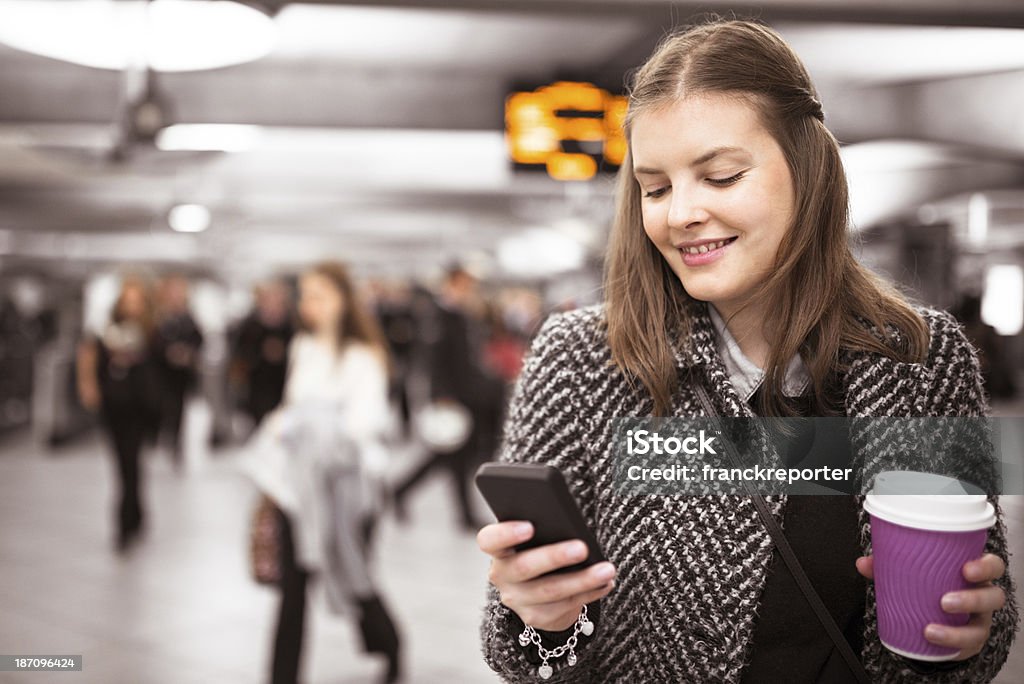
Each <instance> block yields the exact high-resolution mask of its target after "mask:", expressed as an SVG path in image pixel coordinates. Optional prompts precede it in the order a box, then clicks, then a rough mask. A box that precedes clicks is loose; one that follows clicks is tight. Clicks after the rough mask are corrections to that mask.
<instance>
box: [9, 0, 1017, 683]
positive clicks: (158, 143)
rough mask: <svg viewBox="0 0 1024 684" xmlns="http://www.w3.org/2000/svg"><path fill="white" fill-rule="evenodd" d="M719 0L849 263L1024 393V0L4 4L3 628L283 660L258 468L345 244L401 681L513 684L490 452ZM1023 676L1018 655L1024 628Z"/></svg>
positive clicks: (94, 663) (234, 662)
mask: <svg viewBox="0 0 1024 684" xmlns="http://www.w3.org/2000/svg"><path fill="white" fill-rule="evenodd" d="M705 10H714V11H718V12H721V13H723V14H731V13H735V14H737V15H741V16H755V17H758V18H760V19H762V20H765V21H767V22H769V23H771V24H772V25H773V26H774V27H776V28H777V29H778V30H779V31H780V32H781V33H782V35H783V36H784V37H785V38H786V39H787V40H788V41H789V42H790V43H791V44H792V45H793V46H794V48H795V49H796V51H797V52H798V53H799V54H800V55H801V57H802V58H803V59H804V61H805V63H806V65H807V67H808V69H809V71H810V73H811V76H812V78H813V79H814V81H815V83H816V85H817V87H818V89H819V94H820V96H821V99H822V101H823V103H824V108H825V113H826V122H827V124H828V125H829V127H830V128H831V130H832V131H833V132H834V133H835V135H836V136H837V138H838V139H839V140H840V141H841V143H842V144H843V154H844V161H845V163H846V168H847V172H848V174H849V179H850V184H851V198H852V209H853V218H854V230H855V241H856V249H857V252H858V254H860V256H861V257H862V258H863V260H864V261H865V262H866V263H868V264H870V265H871V266H872V267H874V268H875V269H877V270H878V271H880V272H882V273H885V274H887V275H888V276H889V277H891V278H892V279H893V280H894V281H896V282H897V283H899V284H900V286H901V287H902V288H903V289H904V290H905V291H906V292H908V293H909V294H911V295H913V296H914V297H916V298H917V299H918V300H919V301H921V302H923V303H926V304H929V305H931V306H936V307H940V308H944V309H947V310H950V311H953V312H954V313H955V314H956V315H958V316H959V317H960V318H961V320H963V321H964V323H965V324H966V325H967V330H968V333H969V334H970V336H971V337H972V340H973V341H974V343H975V345H976V346H977V347H978V348H979V350H980V351H981V353H982V357H983V364H984V367H985V373H986V382H987V383H988V387H987V389H988V391H989V394H990V397H991V400H992V405H993V411H994V413H996V414H997V415H1008V416H1015V415H1021V414H1022V412H1024V403H1022V400H1021V399H1020V398H1019V396H1018V388H1019V387H1020V386H1021V382H1022V381H1024V377H1022V375H1021V370H1022V365H1024V336H1022V335H1021V329H1022V326H1024V3H1021V2H1019V0H972V1H971V2H963V1H961V0H903V1H902V2H899V3H891V2H888V1H886V0H762V1H761V2H756V3H732V2H717V1H715V0H705V1H704V2H701V3H688V2H670V1H669V0H447V1H445V0H419V1H413V0H352V1H345V0H336V1H332V0H322V1H315V2H289V1H287V0H262V1H253V2H238V3H231V2H201V1H199V0H195V1H184V0H183V1H174V0H154V1H153V2H140V1H136V0H132V1H128V0H124V1H113V0H112V1H101V0H95V1H94V0H61V1H51V0H30V1H28V0H23V1H14V0H0V653H6V654H15V653H19V654H82V655H84V663H85V669H84V671H83V672H82V673H79V674H77V675H63V676H65V677H68V678H75V681H88V682H140V681H141V682H175V683H176V684H181V683H186V682H260V681H269V677H270V674H269V673H270V668H271V661H272V657H273V652H274V650H275V644H276V643H278V640H279V638H280V630H281V628H280V623H279V619H280V618H279V614H278V602H279V601H280V597H279V593H280V592H279V591H278V590H277V589H276V588H275V587H274V585H273V583H272V582H271V583H266V582H264V583H263V584H261V583H258V582H256V581H255V576H254V573H255V570H254V558H255V555H254V554H257V553H258V552H257V550H255V549H256V547H257V546H258V542H257V541H256V540H258V533H257V531H255V530H257V527H258V525H257V524H256V521H258V519H259V518H258V513H257V511H258V510H259V505H260V503H261V500H260V498H259V496H258V493H257V490H256V488H255V487H254V486H253V485H252V484H251V483H250V482H249V481H248V480H247V479H246V478H245V477H244V476H243V475H242V474H241V473H240V471H239V468H238V467H237V463H238V461H239V459H240V458H243V457H244V455H245V452H246V450H247V449H251V448H252V443H253V442H252V440H253V437H252V435H253V434H254V430H256V429H257V428H256V426H257V424H258V423H259V422H260V420H261V419H263V418H264V417H265V416H266V415H267V413H268V412H269V411H270V410H271V409H272V408H273V407H274V405H275V404H276V403H277V401H278V400H279V399H280V395H281V392H282V387H281V383H282V382H283V380H282V379H281V378H282V377H283V376H282V375H281V374H282V373H283V370H282V369H283V363H284V359H283V350H284V349H285V348H286V345H287V343H288V340H289V338H290V336H291V335H292V334H294V324H295V323H296V322H297V318H296V309H295V306H296V304H295V302H296V297H297V293H298V286H299V284H300V283H301V277H302V274H303V273H304V272H306V271H307V269H308V268H309V267H310V266H311V265H312V264H314V263H316V262H319V261H322V260H325V259H335V260H341V261H343V262H345V263H346V264H348V266H349V268H350V270H351V272H352V275H353V278H354V281H355V283H356V286H357V289H358V291H359V296H360V298H361V300H362V301H363V302H364V303H365V305H366V306H367V307H368V308H369V309H370V310H371V311H372V312H373V315H374V316H375V318H376V319H377V320H378V321H379V322H380V323H381V325H382V328H383V331H384V334H385V336H386V338H387V341H388V344H389V349H390V353H391V357H392V370H393V372H392V380H391V383H390V384H391V386H390V387H389V392H388V397H389V404H390V409H389V411H388V416H387V430H386V433H387V435H386V445H387V450H388V453H389V458H388V462H387V466H386V468H384V470H383V472H382V474H381V476H380V477H381V480H380V481H381V482H382V483H383V487H382V488H383V491H384V495H383V499H384V502H385V503H384V504H383V505H382V507H381V509H380V510H381V515H380V516H379V522H378V525H377V526H376V532H375V533H374V542H373V556H374V560H373V567H374V574H375V576H376V578H377V583H378V587H379V590H380V595H381V596H382V597H383V600H384V602H385V604H386V605H387V607H388V610H389V611H390V614H391V616H392V618H393V620H394V623H395V624H396V625H397V630H398V633H399V635H400V637H401V644H402V646H401V652H402V669H403V672H404V676H405V679H404V680H403V681H411V682H455V681H457V682H492V681H496V677H495V676H493V675H492V674H491V673H490V671H489V670H488V668H487V667H486V665H485V664H484V663H483V661H482V659H481V656H480V652H479V647H478V645H477V644H478V635H477V625H478V622H479V611H480V608H481V606H482V604H483V597H484V588H485V583H486V567H487V562H486V558H485V557H484V556H483V555H482V554H480V553H479V552H478V551H477V550H476V546H475V541H474V537H473V534H472V532H473V530H474V529H475V525H476V524H478V523H480V522H481V521H486V520H487V519H488V518H487V516H486V507H485V506H484V505H483V503H482V501H481V500H479V499H478V498H476V494H475V492H474V491H471V490H469V491H468V492H467V488H466V476H467V473H468V472H470V470H471V468H472V467H475V464H476V463H478V462H479V461H481V460H485V459H487V458H489V457H490V456H491V455H492V454H493V447H494V443H495V439H496V437H495V435H496V433H497V429H498V426H499V425H500V420H501V408H502V406H503V402H504V400H505V398H506V397H507V392H508V388H509V387H510V386H511V384H512V383H513V382H514V381H515V377H516V374H517V373H518V369H519V361H520V360H521V356H522V353H523V350H524V349H525V348H526V346H527V344H528V341H529V339H530V336H531V335H532V334H533V333H534V332H535V331H536V329H537V326H538V325H539V322H540V321H541V320H542V319H543V317H544V315H546V314H547V313H548V312H551V311H554V310H560V309H567V308H573V307H576V306H581V305H586V304H590V303H593V302H596V301H599V300H600V297H601V292H600V274H601V268H602V253H603V249H604V245H605V241H606V236H607V234H608V230H609V222H610V218H611V213H612V178H613V172H614V170H615V168H616V164H617V163H618V162H619V161H621V159H622V153H623V142H622V139H621V134H620V132H619V129H618V123H619V121H620V120H621V115H622V111H623V110H622V106H623V100H622V98H621V95H622V94H623V82H624V78H625V76H626V74H627V73H628V71H629V70H630V69H632V68H634V67H636V66H638V65H639V64H640V63H642V61H643V60H644V59H645V58H646V56H647V55H648V54H649V53H650V52H651V51H652V49H653V47H654V46H655V44H656V43H657V41H658V40H659V39H660V38H661V37H662V36H663V35H664V34H665V33H666V32H667V31H669V30H671V29H672V28H673V27H677V26H683V25H685V24H686V23H687V22H689V21H692V20H694V18H696V17H698V16H699V13H700V12H703V11H705ZM134 282H141V283H144V284H145V285H144V289H146V290H147V291H151V294H152V295H153V297H152V300H151V308H150V309H148V310H147V315H150V314H151V316H150V317H151V319H152V321H151V322H152V325H153V328H152V329H153V331H154V333H153V334H154V335H155V336H156V338H159V339H160V340H162V342H161V344H162V345H163V346H161V347H160V350H161V352H160V353H164V352H166V353H165V354H164V356H163V357H161V358H162V359H163V366H162V367H163V370H162V371H161V372H163V373H164V376H163V377H165V378H172V379H171V380H167V381H166V383H165V384H164V385H160V387H161V388H162V389H160V390H159V391H157V390H152V391H151V392H150V394H152V393H153V392H156V393H158V394H159V395H160V400H159V401H158V402H156V403H157V404H159V406H160V410H161V411H162V413H161V417H160V420H159V421H158V422H159V426H157V427H155V428H154V429H153V430H147V431H145V432H146V434H145V437H144V438H142V437H141V436H140V439H142V445H141V451H140V453H139V455H138V463H137V465H138V470H139V472H140V475H138V476H137V479H138V484H137V487H139V488H141V490H143V491H144V492H145V496H144V498H145V501H146V510H147V518H146V526H145V533H144V535H143V534H142V533H141V532H137V533H136V534H134V535H128V536H125V534H123V533H124V532H125V529H124V527H123V525H124V518H123V515H124V510H122V511H121V514H122V518H121V523H122V528H121V532H122V534H121V535H120V536H119V535H117V534H115V532H114V531H112V530H113V529H114V526H113V525H112V524H111V520H112V519H114V518H115V517H116V512H115V514H112V510H113V509H112V503H111V502H113V501H115V499H116V497H117V496H118V492H120V491H122V490H121V489H119V488H120V487H121V484H119V483H120V482H123V481H124V480H123V477H124V467H125V466H124V463H125V461H124V459H120V458H118V459H115V457H114V456H113V453H114V452H115V451H117V449H115V448H114V447H113V446H111V444H114V445H119V444H123V441H122V442H118V441H117V440H118V439H123V438H125V436H124V435H123V434H121V435H120V436H118V434H117V433H116V431H115V432H112V431H111V430H110V429H109V427H110V426H109V425H106V426H105V425H104V422H105V421H104V420H103V419H101V418H99V417H97V414H96V413H95V412H92V411H88V410H86V408H85V407H83V405H82V402H81V401H80V392H81V383H82V376H83V364H85V365H86V368H85V375H88V371H89V369H90V368H92V370H93V372H94V371H95V365H91V366H90V365H89V364H90V363H92V364H95V358H94V356H91V355H90V350H92V351H93V352H95V349H96V346H95V344H93V346H92V347H90V342H93V343H95V342H96V341H101V342H103V344H104V345H106V346H107V347H110V346H111V345H115V344H117V343H120V342H117V340H120V341H121V342H124V341H125V339H126V337H125V335H124V334H123V330H122V331H117V330H114V329H112V328H111V325H112V322H111V321H112V319H111V313H112V310H113V308H114V305H115V301H116V300H118V298H119V295H120V294H122V293H123V289H124V286H125V283H134ZM453 317H454V318H453ZM453 320H455V321H456V322H455V323H454V324H453V323H452V321H453ZM115 333H118V334H115ZM118 335H120V337H118ZM125 344H127V342H125ZM101 346H102V345H101ZM456 350H458V351H456ZM167 359H172V361H168V360H167ZM174 359H177V360H174ZM171 366H173V368H171ZM169 368H170V369H169ZM168 369H169V370H168ZM452 374H461V375H464V376H466V377H472V378H475V379H476V382H478V383H479V391H478V392H475V393H474V396H473V397H472V398H469V399H461V401H462V403H463V404H469V409H470V412H471V413H472V415H473V417H474V419H475V423H474V424H475V425H477V426H478V427H477V428H476V429H475V430H474V431H473V435H472V438H471V439H470V441H471V443H472V444H471V447H469V446H464V447H461V448H459V449H454V448H452V447H451V446H450V445H446V443H445V440H446V439H449V438H451V435H450V434H449V433H450V432H451V430H454V431H455V432H456V433H457V432H458V425H457V423H458V420H455V419H453V420H454V423H455V424H456V426H455V427H454V428H453V427H452V425H451V424H450V422H449V423H445V422H444V420H443V418H444V416H441V419H439V418H438V416H437V412H436V411H434V414H433V415H430V414H431V411H430V410H429V409H436V408H437V403H436V401H435V400H436V399H437V392H435V391H433V390H432V387H436V386H437V383H438V382H439V380H438V378H439V377H445V376H449V377H450V376H451V375H452ZM174 378H176V379H174ZM168 388H170V389H168ZM146 394H147V392H146V391H145V389H144V390H143V391H142V393H141V394H140V395H139V398H140V401H141V400H145V399H146ZM150 398H152V397H150ZM456 398H458V397H456ZM431 418H433V419H434V420H433V422H431ZM449 418H451V416H449ZM455 418H458V416H456V417H455ZM439 421H440V422H439ZM111 436H113V438H114V439H113V440H111V439H110V437H111ZM453 439H456V440H457V437H456V438H453ZM118 448H120V447H118ZM118 453H120V452H118ZM452 454H454V456H453V455H452ZM455 462H457V463H455ZM453 463H455V464H454V465H453ZM1004 504H1005V508H1006V513H1007V522H1008V525H1009V526H1010V531H1011V537H1012V545H1013V548H1014V549H1021V548H1022V546H1024V504H1022V503H1021V502H1020V501H1019V497H1004ZM1014 573H1015V575H1017V576H1018V578H1019V579H1018V582H1021V581H1024V579H1022V578H1024V573H1022V568H1021V567H1020V565H1019V563H1018V566H1017V567H1015V568H1014ZM305 625H306V628H305V637H304V641H303V644H304V645H303V649H302V656H301V658H302V661H301V662H302V672H303V675H302V681H308V682H317V683H323V684H327V683H340V682H372V681H378V680H379V679H380V678H381V677H382V676H385V674H384V673H385V671H386V667H387V664H386V662H385V660H386V659H385V658H382V657H381V655H379V654H371V655H368V654H365V653H363V644H362V642H361V639H362V638H363V637H364V636H365V634H361V632H360V626H359V625H357V624H356V623H355V622H353V620H351V619H350V618H346V617H339V616H336V615H334V614H333V613H331V612H330V611H329V610H328V608H327V605H326V603H325V602H324V601H322V599H321V598H320V597H319V595H318V594H315V593H311V594H310V596H309V599H308V611H307V614H306V617H305ZM53 677H54V675H52V674H46V673H38V674H29V673H17V674H15V673H3V672H0V681H3V682H7V681H11V682H35V681H40V682H42V681H52V678H53ZM997 681H1000V682H1019V681H1024V647H1022V648H1018V649H1017V650H1015V651H1014V653H1013V654H1012V655H1011V659H1010V662H1009V664H1008V665H1007V667H1006V668H1005V669H1004V671H1003V673H1002V675H1001V676H1000V679H999V680H997Z"/></svg>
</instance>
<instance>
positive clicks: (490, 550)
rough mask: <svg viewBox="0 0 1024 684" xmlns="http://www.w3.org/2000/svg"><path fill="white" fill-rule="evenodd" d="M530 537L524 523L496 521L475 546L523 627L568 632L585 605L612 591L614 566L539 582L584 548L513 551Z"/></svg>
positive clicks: (564, 545) (574, 544)
mask: <svg viewBox="0 0 1024 684" xmlns="http://www.w3.org/2000/svg"><path fill="white" fill-rule="evenodd" d="M532 536H533V525H531V524H530V523H528V522H518V521H508V522H500V523H494V524H492V525H487V526H486V527H484V528H483V529H481V530H480V532H479V533H478V534H477V536H476V541H477V544H478V545H479V546H480V549H481V550H482V551H483V552H484V553H486V554H487V555H489V556H490V557H491V569H490V573H489V575H488V578H489V579H490V581H491V584H493V585H494V586H495V588H497V590H498V594H499V596H500V597H501V602H502V603H503V604H504V605H505V606H507V607H508V608H510V609H511V610H513V611H515V613H516V614H517V615H518V616H519V617H520V619H521V620H522V621H523V622H524V623H526V624H527V625H530V626H531V627H534V628H535V629H543V630H546V631H549V632H560V631H562V630H565V629H569V628H570V627H572V625H573V623H574V622H576V619H577V618H578V617H579V614H580V610H581V609H582V608H583V606H584V605H586V604H588V603H591V602H593V601H596V600H598V599H600V598H603V597H605V596H607V595H608V592H610V591H611V590H612V588H613V587H614V586H615V581H614V578H615V566H613V565H612V564H611V563H609V562H607V561H603V562H601V563H595V564H594V565H591V566H590V567H588V568H584V569H582V570H576V571H574V572H568V573H559V574H556V575H551V576H548V577H541V575H544V574H545V573H548V572H551V571H552V570H557V569H558V568H563V567H566V566H569V565H575V564H576V563H579V562H580V561H582V560H583V559H585V558H586V557H587V545H586V544H585V543H584V542H582V541H580V540H578V539H574V540H571V541H565V542H559V543H557V544H548V545H546V546H538V547H536V548H533V549H528V550H526V551H518V552H517V551H516V550H515V547H516V546H518V545H519V544H522V543H523V542H525V541H527V540H529V539H530V538H531V537H532Z"/></svg>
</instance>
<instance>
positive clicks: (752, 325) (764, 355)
mask: <svg viewBox="0 0 1024 684" xmlns="http://www.w3.org/2000/svg"><path fill="white" fill-rule="evenodd" d="M711 306H714V307H715V310H716V311H718V314H719V315H720V316H721V317H722V320H724V321H725V323H726V327H727V328H728V329H729V333H730V334H731V335H732V336H733V337H734V338H735V339H736V343H737V344H738V345H739V346H740V351H742V352H743V355H744V356H745V357H747V359H748V360H750V362H751V363H753V364H754V365H755V366H757V367H758V368H761V369H763V368H764V367H765V366H766V365H767V364H768V355H769V351H770V349H771V346H770V345H769V343H768V340H767V339H766V338H765V336H764V316H763V314H762V313H761V311H759V310H758V309H756V308H753V307H749V306H748V307H743V308H741V307H739V306H735V307H734V306H730V305H727V304H712V305H711Z"/></svg>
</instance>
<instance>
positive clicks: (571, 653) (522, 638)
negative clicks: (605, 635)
mask: <svg viewBox="0 0 1024 684" xmlns="http://www.w3.org/2000/svg"><path fill="white" fill-rule="evenodd" d="M581 633H582V634H583V636H590V635H591V634H593V633H594V623H593V622H591V621H590V618H589V617H587V607H586V606H585V605H584V606H583V609H582V610H580V616H579V617H578V618H576V624H575V625H573V629H572V635H571V636H570V637H569V638H568V639H567V640H566V642H565V643H564V644H562V645H561V646H558V647H557V648H554V649H550V650H549V649H547V648H544V646H543V645H542V644H541V640H540V634H538V633H537V630H535V629H534V628H533V627H531V626H530V625H526V626H525V628H524V629H523V631H522V633H521V634H520V635H519V645H520V646H523V647H524V648H525V647H526V646H529V645H530V644H531V643H532V644H534V645H536V646H537V653H538V655H540V657H541V665H540V667H538V668H537V676H539V677H540V678H541V679H550V678H551V675H552V674H554V672H555V670H554V668H553V667H551V665H549V664H548V660H551V659H554V658H561V657H562V656H563V655H565V654H566V653H568V656H567V657H566V662H567V663H569V666H570V667H571V666H573V665H575V664H576V661H577V658H576V644H577V643H579V635H580V634H581Z"/></svg>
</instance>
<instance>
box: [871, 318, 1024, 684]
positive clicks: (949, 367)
mask: <svg viewBox="0 0 1024 684" xmlns="http://www.w3.org/2000/svg"><path fill="white" fill-rule="evenodd" d="M925 317H926V319H927V321H928V324H929V328H930V329H931V334H932V340H931V344H930V352H929V359H928V364H927V365H928V366H929V367H930V370H931V373H930V374H929V375H928V377H929V381H928V384H927V386H926V388H924V390H923V392H922V395H923V396H922V397H921V398H922V400H923V404H918V406H922V405H923V406H924V408H925V413H926V414H927V415H930V416H942V417H951V418H953V417H961V418H975V419H980V418H982V417H984V416H986V415H987V413H988V406H987V402H986V399H985V394H984V391H983V388H982V381H981V371H980V368H979V363H978V358H977V353H976V351H975V350H974V348H973V347H972V346H971V344H970V342H969V341H968V340H967V338H966V336H965V335H964V333H963V331H962V330H961V328H960V326H959V324H958V323H957V322H956V321H955V319H953V317H952V316H950V315H949V314H947V313H941V312H926V314H925ZM976 423H980V421H971V425H974V424H976ZM972 430H973V428H972ZM968 432H970V430H969V431H968ZM976 448H977V445H976ZM950 453H956V450H954V451H951V452H950ZM960 453H963V454H969V453H970V450H969V449H964V450H962V451H961V452H960ZM964 469H965V470H969V464H968V465H966V466H964ZM989 501H990V502H991V503H992V504H993V506H994V507H995V511H996V524H995V525H994V526H993V527H992V528H991V529H990V530H989V536H988V541H987V542H986V545H985V553H993V554H995V555H997V556H999V557H1000V558H1002V559H1003V562H1005V563H1006V564H1007V570H1006V573H1005V574H1004V575H1003V576H1002V577H1001V578H999V579H998V580H996V582H995V584H996V585H997V586H999V587H1001V588H1002V589H1003V591H1004V592H1005V593H1006V605H1005V606H1004V607H1003V608H1002V609H1000V610H997V611H995V613H994V614H993V616H992V629H991V632H990V635H989V639H988V642H987V643H986V644H985V647H984V648H983V649H982V651H981V652H980V653H978V654H977V655H975V656H973V657H971V658H968V659H967V660H964V661H959V662H948V663H942V664H936V665H932V664H928V663H921V662H919V661H909V660H907V659H905V658H903V657H901V656H898V655H896V654H894V653H892V652H891V651H889V650H887V649H886V648H884V647H883V646H882V645H881V643H880V642H879V640H878V623H877V614H876V611H875V592H874V585H873V584H871V583H869V585H868V595H867V599H868V600H867V605H868V609H867V615H866V619H865V628H866V631H865V637H866V638H865V646H864V660H865V666H866V667H867V668H868V671H869V672H870V673H871V675H872V679H873V680H875V681H878V682H886V683H889V682H892V683H893V684H903V683H905V682H906V683H910V682H915V683H916V682H929V683H936V684H961V683H962V682H972V684H982V683H984V682H990V681H992V680H993V679H994V678H995V677H996V675H997V674H998V673H999V670H1000V669H1001V668H1002V667H1003V664H1004V663H1005V662H1006V658H1007V656H1008V654H1009V652H1010V646H1011V644H1012V643H1013V640H1014V637H1015V635H1016V633H1017V630H1018V627H1019V622H1020V617H1019V614H1018V599H1017V591H1016V586H1015V583H1014V581H1013V578H1012V576H1011V574H1010V569H1009V552H1008V549H1007V541H1006V525H1005V522H1004V519H1003V511H1002V508H1001V506H1000V505H999V498H998V496H997V494H996V493H991V494H990V495H989Z"/></svg>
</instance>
